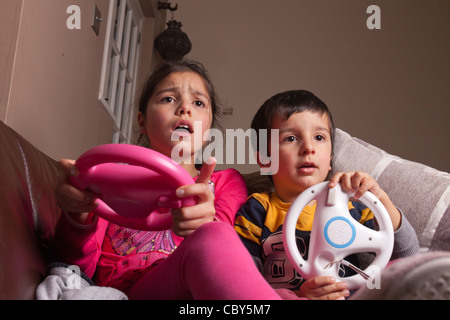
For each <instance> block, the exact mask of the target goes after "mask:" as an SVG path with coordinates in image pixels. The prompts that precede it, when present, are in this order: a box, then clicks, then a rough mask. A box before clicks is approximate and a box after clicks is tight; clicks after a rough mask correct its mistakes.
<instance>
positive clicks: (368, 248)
mask: <svg viewBox="0 0 450 320" xmlns="http://www.w3.org/2000/svg"><path fill="white" fill-rule="evenodd" d="M328 184H329V182H323V183H319V184H317V185H315V186H312V187H310V188H309V189H307V190H305V191H304V192H302V193H301V194H300V195H299V196H298V197H297V199H296V200H295V201H294V202H293V203H292V205H291V207H290V208H289V210H288V213H287V215H286V219H285V222H284V226H283V241H284V247H285V249H286V255H287V256H288V258H289V260H290V262H291V264H292V265H293V266H294V268H295V269H296V270H297V271H298V272H299V273H300V274H301V275H302V276H303V277H304V278H305V279H310V278H312V277H316V276H320V275H330V276H334V277H335V278H336V280H338V281H345V282H347V284H348V287H349V289H350V290H353V289H356V288H359V287H361V286H362V285H363V284H364V283H366V281H367V280H369V279H372V281H373V280H376V277H375V275H374V274H375V272H379V271H381V270H382V269H383V268H384V267H385V266H386V265H387V263H388V262H389V259H390V257H391V254H392V250H393V246H394V230H393V227H392V223H391V220H390V218H389V214H388V212H387V210H386V208H385V207H384V206H383V204H382V203H381V201H380V200H378V199H377V198H376V197H375V196H374V195H373V194H372V193H370V192H366V193H364V194H363V196H362V197H361V198H360V201H361V202H362V203H364V204H365V205H366V206H367V207H369V209H371V211H372V212H373V213H374V215H375V218H376V220H377V224H378V226H379V230H373V229H370V228H367V227H365V226H364V225H362V224H360V223H359V222H358V221H356V220H355V219H353V217H352V216H351V215H350V213H349V209H348V202H349V199H350V197H352V196H353V194H349V193H346V192H344V191H342V189H341V186H340V185H337V186H336V187H334V188H331V189H330V188H329V187H328ZM312 200H316V201H317V205H316V211H315V215H314V220H313V226H312V230H311V236H310V243H309V250H308V260H304V259H303V257H302V256H301V254H300V252H299V250H298V248H297V242H296V235H295V229H296V224H297V220H298V218H299V216H300V214H301V212H302V210H303V208H305V207H306V205H308V204H309V203H310V202H311V201H312ZM362 252H372V253H375V254H376V257H375V259H374V260H373V261H372V263H371V264H370V265H369V266H368V267H367V268H366V269H365V270H360V269H358V268H355V266H353V265H351V264H350V263H349V262H347V261H345V260H344V258H345V257H347V256H349V255H350V254H353V253H362ZM336 262H338V263H336ZM340 263H342V264H344V265H347V266H350V267H351V268H355V269H356V271H357V272H358V274H356V275H352V276H348V277H340V276H339V265H340ZM355 269H354V270H355Z"/></svg>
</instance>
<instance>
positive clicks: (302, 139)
mask: <svg viewBox="0 0 450 320" xmlns="http://www.w3.org/2000/svg"><path fill="white" fill-rule="evenodd" d="M271 129H278V130H279V168H278V172H277V173H276V174H274V175H273V177H272V178H273V182H274V185H275V188H276V192H277V194H278V196H279V197H280V198H281V199H282V200H283V201H285V202H293V201H294V200H295V199H296V198H297V196H298V195H299V194H300V193H301V192H303V191H304V190H305V189H307V188H309V187H311V186H313V185H315V184H317V183H320V182H323V181H325V178H326V177H327V175H328V172H329V171H330V170H331V150H332V146H331V133H330V124H329V120H328V117H327V116H326V115H325V114H323V115H321V114H319V113H312V112H310V111H304V112H299V113H294V114H292V115H291V116H290V117H289V118H288V119H287V120H284V119H282V118H281V117H280V116H276V117H275V118H274V120H273V122H272V127H271Z"/></svg>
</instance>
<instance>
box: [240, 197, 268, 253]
mask: <svg viewBox="0 0 450 320" xmlns="http://www.w3.org/2000/svg"><path fill="white" fill-rule="evenodd" d="M265 218H266V210H265V209H264V207H263V206H262V205H261V203H260V202H259V201H258V200H256V199H255V198H254V197H253V196H250V197H249V198H248V200H247V202H246V203H245V204H244V205H243V206H242V207H241V208H240V209H239V211H238V213H237V214H236V221H235V223H234V229H235V230H236V232H237V233H238V235H239V237H240V238H241V240H242V242H243V243H244V245H245V247H246V248H247V250H248V251H249V252H250V254H251V255H252V256H254V257H256V258H258V259H261V260H262V248H261V233H262V229H263V226H264V221H265Z"/></svg>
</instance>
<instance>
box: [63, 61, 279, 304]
mask: <svg viewBox="0 0 450 320" xmlns="http://www.w3.org/2000/svg"><path fill="white" fill-rule="evenodd" d="M217 114H218V107H217V104H216V95H215V92H214V88H213V85H212V84H211V82H210V80H209V79H208V77H207V75H206V72H205V70H204V69H203V67H202V66H201V65H200V64H198V63H195V62H191V61H181V62H176V63H173V62H172V63H164V64H162V65H161V66H160V67H159V68H158V69H157V70H156V71H155V72H154V73H153V74H152V75H151V76H150V78H149V79H148V81H147V83H146V86H145V87H144V90H143V93H142V96H141V98H140V100H139V112H138V123H139V126H140V130H141V137H140V143H141V144H146V145H148V146H149V147H150V148H151V149H153V150H156V151H158V152H160V153H162V154H164V155H166V156H168V157H170V156H171V153H172V150H173V148H174V147H175V146H177V147H180V146H179V145H178V144H184V145H183V146H182V147H183V150H188V151H189V152H188V155H187V157H185V158H184V160H183V161H182V162H181V163H180V164H181V166H182V167H183V168H184V169H186V171H187V172H188V173H190V175H191V176H192V177H193V178H194V179H196V183H195V184H193V185H188V186H183V187H180V188H179V189H178V190H177V191H176V192H177V195H178V196H179V197H190V196H195V197H196V198H197V199H198V200H197V204H196V205H194V206H191V207H183V208H179V209H172V210H171V214H172V220H173V225H172V229H171V230H166V231H158V232H147V231H139V230H132V229H129V228H125V227H121V226H118V225H115V224H113V223H109V222H107V221H105V220H103V219H101V218H98V217H97V216H95V215H94V214H92V213H90V212H91V211H92V210H93V209H94V208H95V206H96V204H95V203H93V198H94V196H93V194H90V193H89V192H87V191H82V190H78V189H76V188H74V187H73V186H72V185H70V184H69V183H68V177H69V176H70V175H74V176H76V175H77V174H78V171H77V169H76V167H75V166H74V164H73V161H70V160H64V159H63V160H60V165H61V167H62V168H63V171H64V172H65V173H66V175H65V177H64V179H63V180H62V181H61V183H60V184H59V186H58V188H57V190H56V194H57V199H58V204H59V206H60V207H61V208H62V209H63V211H64V212H65V213H64V214H63V216H62V218H61V219H60V221H59V224H58V227H57V231H56V241H55V242H56V243H57V248H56V251H57V254H58V257H59V259H63V260H64V261H65V262H68V263H72V264H76V265H78V266H80V268H81V269H82V270H83V271H84V272H85V273H86V274H87V275H88V276H89V277H94V280H95V282H96V283H97V284H98V285H101V286H110V287H115V288H117V289H119V290H122V291H123V292H125V293H126V294H127V295H128V296H129V298H131V299H279V296H278V295H277V294H276V293H275V291H274V290H273V289H272V288H271V287H270V286H269V285H268V284H267V282H266V281H265V280H264V279H263V278H262V276H261V275H260V274H259V272H258V271H257V269H256V267H255V265H254V263H253V261H252V258H251V257H250V255H249V254H248V253H247V251H246V250H245V248H244V247H243V245H242V243H241V242H240V239H239V238H238V236H237V235H236V233H235V232H234V230H233V228H232V226H233V224H234V218H235V213H236V212H237V210H238V208H239V207H240V206H241V204H243V203H244V202H245V200H246V196H247V191H246V186H245V183H244V181H243V178H242V176H241V175H240V174H239V173H238V172H237V171H236V170H233V169H227V170H223V171H214V167H215V163H214V162H212V163H209V164H204V165H203V166H202V168H201V171H200V172H199V171H197V169H196V168H195V161H194V160H195V158H196V155H197V154H198V153H199V152H201V148H200V147H197V146H196V144H195V143H194V134H197V135H198V134H201V137H203V136H204V133H205V132H206V131H207V130H208V129H209V128H211V126H212V125H214V124H215V121H216V117H217ZM197 121H198V122H199V123H201V127H200V126H198V125H196V126H194V122H197ZM194 128H195V129H196V130H201V132H194ZM198 128H201V129H198ZM172 137H178V138H180V139H181V140H178V141H172ZM203 143H204V141H202V144H203ZM185 156H186V155H185ZM208 162H209V161H208Z"/></svg>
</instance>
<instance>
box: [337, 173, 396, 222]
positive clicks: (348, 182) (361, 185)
mask: <svg viewBox="0 0 450 320" xmlns="http://www.w3.org/2000/svg"><path fill="white" fill-rule="evenodd" d="M338 183H341V187H342V190H344V191H347V192H355V195H354V196H353V197H354V198H355V199H356V200H358V199H359V198H360V197H361V196H362V195H363V194H364V193H365V192H366V191H370V192H372V193H373V194H374V195H375V196H376V197H377V198H378V199H380V201H381V202H382V203H383V205H384V206H385V208H386V210H387V211H388V213H389V216H390V217H391V221H392V225H393V227H394V231H395V230H397V229H398V228H399V227H400V224H401V214H400V212H399V211H398V210H397V208H396V207H395V205H394V204H393V203H392V201H391V199H389V196H388V195H387V194H386V192H384V190H383V189H381V187H380V186H379V185H378V183H377V182H376V181H375V179H374V178H372V176H371V175H369V174H368V173H366V172H361V171H352V172H338V173H336V174H335V175H334V176H333V178H331V180H330V183H329V187H330V188H334V187H335V186H336V185H337V184H338Z"/></svg>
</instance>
